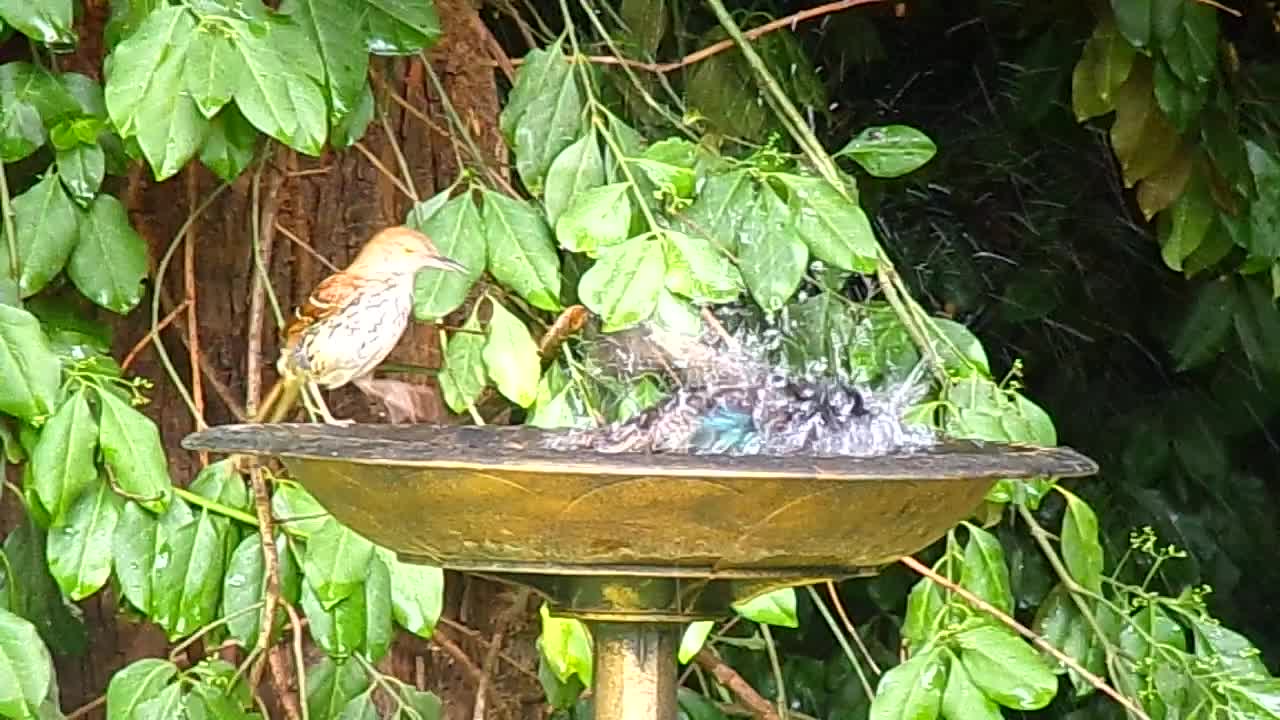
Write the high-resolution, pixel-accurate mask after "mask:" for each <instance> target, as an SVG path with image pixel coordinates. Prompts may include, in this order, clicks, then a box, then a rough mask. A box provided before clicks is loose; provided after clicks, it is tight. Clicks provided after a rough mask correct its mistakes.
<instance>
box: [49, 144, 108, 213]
mask: <svg viewBox="0 0 1280 720" xmlns="http://www.w3.org/2000/svg"><path fill="white" fill-rule="evenodd" d="M57 161H58V179H60V180H62V186H63V187H64V188H66V190H67V192H69V193H71V198H72V199H73V200H75V201H76V202H77V203H79V204H80V205H81V206H87V205H88V204H89V203H90V202H92V201H93V197H94V196H95V195H97V194H98V188H100V187H102V178H103V177H104V176H105V175H106V174H107V157H106V155H105V154H104V153H103V152H102V147H101V146H100V145H98V144H97V142H94V143H93V144H92V145H86V144H83V143H82V144H78V145H76V146H75V147H73V148H71V149H69V150H59V151H58V155H57Z"/></svg>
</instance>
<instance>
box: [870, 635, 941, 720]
mask: <svg viewBox="0 0 1280 720" xmlns="http://www.w3.org/2000/svg"><path fill="white" fill-rule="evenodd" d="M946 682H947V668H946V665H945V664H944V663H943V662H942V654H941V653H940V652H939V651H938V650H936V649H935V650H930V651H928V652H925V653H921V654H919V655H916V656H914V657H912V658H911V659H910V660H907V661H906V662H904V663H902V664H901V665H898V666H897V667H894V668H892V669H890V670H889V671H888V672H886V673H885V674H884V675H882V676H881V677H880V684H879V686H878V687H877V688H876V696H875V699H874V700H872V701H871V713H870V720H933V719H934V718H936V717H937V716H938V711H939V710H940V709H941V707H942V690H943V688H944V687H945V686H946Z"/></svg>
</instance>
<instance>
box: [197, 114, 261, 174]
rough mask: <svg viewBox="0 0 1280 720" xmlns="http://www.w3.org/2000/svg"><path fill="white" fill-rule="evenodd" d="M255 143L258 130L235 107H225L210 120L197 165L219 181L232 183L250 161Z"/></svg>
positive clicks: (251, 160) (256, 142) (255, 146)
mask: <svg viewBox="0 0 1280 720" xmlns="http://www.w3.org/2000/svg"><path fill="white" fill-rule="evenodd" d="M257 144H258V131H257V130H255V129H254V127H253V126H252V125H250V124H249V121H248V120H245V119H244V115H242V114H241V113H240V110H238V109H237V108H236V106H235V105H228V106H227V107H225V108H223V109H222V112H219V113H218V114H217V115H216V116H214V118H213V119H212V120H210V121H209V132H208V134H207V135H206V136H205V139H204V145H203V146H201V148H200V162H201V163H202V164H203V165H204V166H205V167H207V168H209V169H210V170H212V171H213V173H214V174H215V175H217V176H218V177H219V178H221V179H223V180H225V181H227V182H231V181H232V180H235V179H236V178H237V177H239V176H240V173H242V172H244V169H245V168H247V167H249V163H251V162H253V154H254V151H255V149H256V148H257Z"/></svg>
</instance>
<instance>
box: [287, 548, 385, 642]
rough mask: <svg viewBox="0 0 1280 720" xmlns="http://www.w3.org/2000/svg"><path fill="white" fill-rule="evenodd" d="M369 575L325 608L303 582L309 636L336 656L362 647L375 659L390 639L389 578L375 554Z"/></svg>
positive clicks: (380, 560)
mask: <svg viewBox="0 0 1280 720" xmlns="http://www.w3.org/2000/svg"><path fill="white" fill-rule="evenodd" d="M371 562H372V564H371V565H370V566H369V568H368V578H367V580H366V581H365V582H364V584H363V585H362V586H361V587H360V588H359V589H358V590H357V591H356V592H353V593H352V594H351V595H349V596H347V597H346V598H343V599H342V600H341V601H339V602H338V603H337V604H336V605H333V606H332V607H329V608H325V607H323V606H321V604H320V600H319V598H317V597H316V595H315V592H314V591H313V590H312V588H311V584H310V583H303V586H302V609H303V611H304V612H305V613H306V616H307V619H308V620H309V621H310V630H311V637H312V638H314V639H315V641H316V644H317V645H319V646H320V648H321V649H322V650H324V651H325V652H326V653H328V654H329V656H330V657H333V658H335V659H346V658H348V657H349V656H350V655H351V654H352V653H355V652H360V651H363V652H365V654H366V655H367V656H368V658H369V660H370V661H373V662H377V661H378V660H379V659H380V658H381V657H382V656H383V655H385V654H386V652H387V648H388V646H389V645H390V641H391V580H390V575H389V573H388V571H387V566H386V564H385V563H383V562H382V559H381V558H379V557H378V556H377V555H376V554H375V555H374V557H373V560H372V561H371Z"/></svg>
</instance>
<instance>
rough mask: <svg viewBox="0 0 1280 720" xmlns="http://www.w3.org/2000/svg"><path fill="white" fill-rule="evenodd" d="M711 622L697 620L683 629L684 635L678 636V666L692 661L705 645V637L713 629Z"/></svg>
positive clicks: (712, 622) (713, 624) (713, 625)
mask: <svg viewBox="0 0 1280 720" xmlns="http://www.w3.org/2000/svg"><path fill="white" fill-rule="evenodd" d="M715 625H716V624H715V622H714V621H712V620H698V621H696V622H691V623H689V627H687V628H685V629H684V634H683V635H681V636H680V650H679V652H678V653H677V659H679V660H680V664H682V665H683V664H684V663H687V662H689V661H690V660H692V659H693V656H694V655H697V654H698V652H699V651H700V650H702V646H703V645H705V644H706V642H707V637H708V636H709V635H711V629H712V628H714V627H715Z"/></svg>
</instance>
